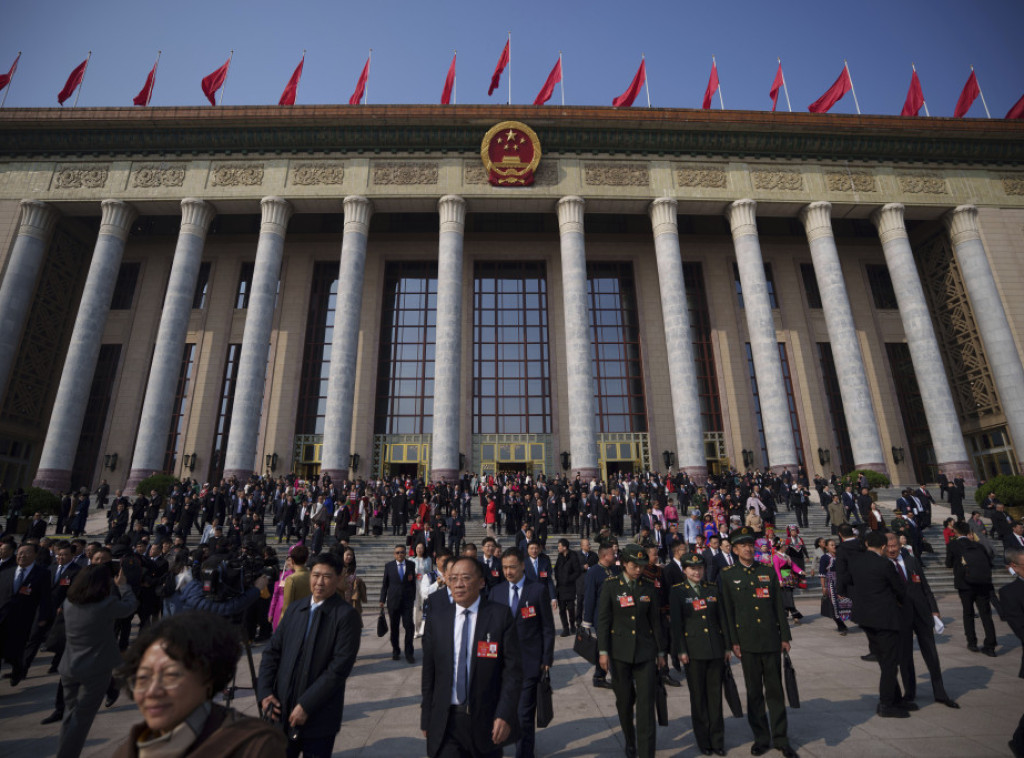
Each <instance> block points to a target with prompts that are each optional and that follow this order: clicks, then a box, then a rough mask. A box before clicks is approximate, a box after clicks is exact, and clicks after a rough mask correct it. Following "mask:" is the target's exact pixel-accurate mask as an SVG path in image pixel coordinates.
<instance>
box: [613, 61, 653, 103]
mask: <svg viewBox="0 0 1024 758" xmlns="http://www.w3.org/2000/svg"><path fill="white" fill-rule="evenodd" d="M645 81H647V61H645V60H644V59H643V58H641V59H640V68H638V69H637V70H636V76H634V77H633V81H632V82H630V84H629V88H628V89H627V90H626V91H625V92H623V93H622V94H621V95H619V96H618V97H617V98H615V99H614V100H612V105H613V106H615V107H616V108H628V107H629V106H631V105H632V104H633V101H634V100H636V96H637V95H639V94H640V90H641V89H643V86H644V82H645Z"/></svg>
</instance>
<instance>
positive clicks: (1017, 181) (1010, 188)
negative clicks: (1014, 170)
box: [1002, 174, 1024, 195]
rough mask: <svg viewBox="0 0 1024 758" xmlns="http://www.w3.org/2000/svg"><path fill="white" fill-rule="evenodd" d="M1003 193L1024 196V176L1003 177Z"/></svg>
mask: <svg viewBox="0 0 1024 758" xmlns="http://www.w3.org/2000/svg"><path fill="white" fill-rule="evenodd" d="M1002 179H1003V192H1005V193H1006V194H1007V195H1024V176H1022V175H1019V174H1015V175H1010V176H1004V177H1002Z"/></svg>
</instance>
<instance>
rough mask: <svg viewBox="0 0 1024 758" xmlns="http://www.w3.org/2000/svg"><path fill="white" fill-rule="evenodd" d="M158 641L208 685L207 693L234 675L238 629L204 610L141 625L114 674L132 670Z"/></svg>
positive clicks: (239, 650)
mask: <svg viewBox="0 0 1024 758" xmlns="http://www.w3.org/2000/svg"><path fill="white" fill-rule="evenodd" d="M156 642H162V643H163V644H162V647H163V649H164V652H165V653H167V655H168V656H170V657H171V658H173V659H174V660H176V661H178V662H179V663H181V664H182V665H183V666H184V667H185V668H186V669H188V670H189V671H194V672H196V673H198V674H199V675H200V676H201V677H202V679H203V680H204V681H205V682H206V683H207V684H208V685H209V687H210V697H212V696H213V694H214V693H215V692H220V691H221V690H223V689H224V688H225V687H227V686H228V684H229V683H230V682H231V679H232V677H234V675H235V665H236V664H237V663H238V659H239V657H240V656H241V654H242V642H241V639H240V638H239V635H238V630H237V629H236V628H235V627H233V626H232V625H231V624H230V623H229V622H228V621H227V620H226V619H224V618H222V617H220V616H218V615H216V614H214V613H207V612H206V611H183V612H181V613H176V614H174V615H173V616H168V617H167V618H164V619H163V620H161V621H158V622H157V623H155V624H151V625H150V626H148V627H146V628H145V629H143V630H142V631H141V632H139V636H138V637H136V638H135V642H133V643H132V645H131V646H130V647H129V648H128V649H127V650H126V651H125V653H124V665H122V666H121V667H120V668H119V669H118V670H117V672H116V673H117V676H118V677H120V678H121V679H127V678H128V677H129V676H132V675H134V674H135V672H136V671H137V670H138V668H139V664H140V663H141V662H142V658H143V656H144V655H145V654H146V651H147V650H148V649H149V648H150V646H152V645H153V644H154V643H156Z"/></svg>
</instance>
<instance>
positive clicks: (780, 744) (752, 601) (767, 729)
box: [718, 526, 792, 755]
mask: <svg viewBox="0 0 1024 758" xmlns="http://www.w3.org/2000/svg"><path fill="white" fill-rule="evenodd" d="M754 538H755V533H754V530H753V529H751V528H750V527H748V526H745V527H743V528H742V529H737V530H735V531H734V532H733V533H732V534H730V535H729V541H730V542H731V543H732V544H733V545H736V544H741V543H743V542H753V541H754ZM718 582H719V588H720V595H721V598H722V601H721V602H722V605H723V606H724V608H725V618H726V629H725V631H726V638H727V642H728V644H729V645H730V646H734V645H739V647H740V652H741V653H742V657H741V658H740V662H741V663H742V665H743V679H744V681H745V682H746V685H747V720H748V721H749V722H750V728H751V729H752V730H753V732H754V748H755V749H756V748H760V749H761V751H762V752H763V751H767V750H768V748H769V746H771V745H772V744H773V743H774V746H775V747H776V748H778V749H780V750H782V749H783V748H786V750H787V751H788V750H789V749H790V748H789V737H788V736H787V734H786V731H787V726H788V725H787V721H786V700H785V695H784V693H783V689H782V643H783V642H789V641H790V640H791V639H792V635H791V634H790V632H789V624H787V623H786V611H785V608H783V605H782V589H781V587H780V586H779V580H778V577H777V576H776V574H775V568H774V567H773V566H766V565H763V564H760V563H754V564H753V565H751V566H744V565H743V563H742V562H741V561H739V560H737V562H736V563H735V564H734V565H733V566H730V567H728V568H726V569H724V570H723V571H722V572H721V573H720V574H719V578H718ZM766 705H767V707H768V714H767V716H766V714H765V706H766ZM769 723H770V726H769ZM755 755H760V753H759V752H755Z"/></svg>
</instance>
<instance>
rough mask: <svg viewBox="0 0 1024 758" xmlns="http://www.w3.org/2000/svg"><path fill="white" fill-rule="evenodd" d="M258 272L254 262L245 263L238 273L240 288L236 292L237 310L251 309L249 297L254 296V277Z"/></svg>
mask: <svg viewBox="0 0 1024 758" xmlns="http://www.w3.org/2000/svg"><path fill="white" fill-rule="evenodd" d="M255 270H256V264H255V263H253V262H251V261H250V262H248V263H243V264H242V267H241V268H240V269H239V271H238V288H237V289H236V290H235V308H237V309H238V310H243V309H245V308H248V307H249V295H251V294H252V277H253V272H254V271H255Z"/></svg>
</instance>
